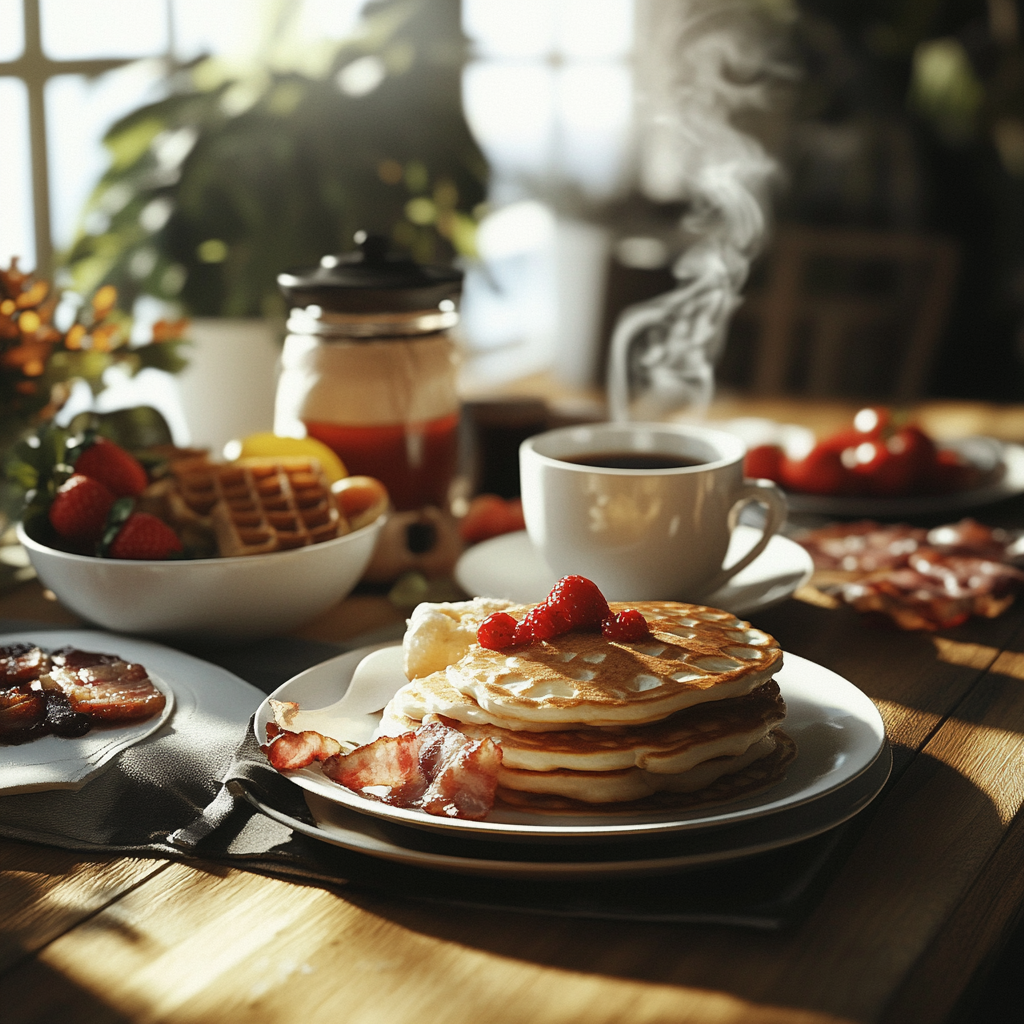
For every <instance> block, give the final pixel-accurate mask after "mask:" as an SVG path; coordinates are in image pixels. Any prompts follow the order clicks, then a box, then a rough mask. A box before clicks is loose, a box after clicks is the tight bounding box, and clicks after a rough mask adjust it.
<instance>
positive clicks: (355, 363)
mask: <svg viewBox="0 0 1024 1024" xmlns="http://www.w3.org/2000/svg"><path fill="white" fill-rule="evenodd" d="M361 245H362V249H361V251H356V252H353V253H345V254H343V255H341V256H325V257H324V259H323V260H321V263H320V267H318V268H312V269H309V270H303V271H294V272H288V273H284V274H281V275H279V277H278V283H279V284H280V286H281V289H282V291H283V292H284V294H285V297H286V298H287V299H288V300H289V301H290V302H291V304H292V310H291V315H290V317H289V320H288V332H289V333H288V337H287V338H286V339H285V344H284V350H283V352H282V356H281V376H280V378H279V380H278V388H277V403H276V407H275V416H274V430H275V432H276V433H278V434H284V435H296V434H297V435H299V436H301V435H302V433H304V432H305V433H307V434H308V435H309V436H310V437H315V438H316V439H317V440H320V441H323V442H324V443H325V444H327V445H328V446H329V447H330V448H332V449H333V450H334V451H336V452H337V453H338V455H339V456H340V458H341V460H342V462H344V463H345V467H346V468H347V469H348V471H349V473H351V474H365V475H367V476H374V477H377V479H379V480H380V481H381V482H382V483H383V484H384V485H385V486H386V487H387V489H388V492H389V494H390V495H391V500H392V504H393V505H394V506H395V508H396V509H398V510H399V511H404V510H408V509H416V508H422V507H423V506H424V505H436V506H438V507H440V508H446V507H447V503H448V490H449V487H450V485H451V482H452V478H453V477H454V475H455V469H456V458H457V453H458V426H459V397H458V392H457V390H456V369H457V359H456V349H455V345H454V343H453V342H452V340H451V338H450V337H449V336H448V333H447V332H448V330H449V329H450V328H451V327H453V326H454V325H455V324H456V323H457V322H458V313H457V312H456V307H455V302H456V299H457V298H458V295H459V291H460V287H461V282H462V274H461V273H460V272H459V271H457V270H451V269H449V268H445V267H421V266H419V265H417V264H415V263H413V262H411V261H409V260H407V259H401V258H398V257H394V256H390V255H389V254H388V253H387V243H386V241H384V240H381V239H374V238H369V239H365V238H364V239H363V240H362V242H361Z"/></svg>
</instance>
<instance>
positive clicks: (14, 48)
mask: <svg viewBox="0 0 1024 1024" xmlns="http://www.w3.org/2000/svg"><path fill="white" fill-rule="evenodd" d="M21 4H22V0H0V60H16V59H17V58H18V57H20V56H21V53H22V50H24V49H25V25H24V22H23V21H22V7H21Z"/></svg>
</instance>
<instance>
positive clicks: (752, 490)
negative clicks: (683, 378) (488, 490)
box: [519, 423, 786, 602]
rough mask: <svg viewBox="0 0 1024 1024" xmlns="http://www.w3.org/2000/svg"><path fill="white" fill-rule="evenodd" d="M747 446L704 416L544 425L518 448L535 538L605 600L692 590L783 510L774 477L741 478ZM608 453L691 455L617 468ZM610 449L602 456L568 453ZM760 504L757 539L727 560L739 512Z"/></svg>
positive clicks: (705, 588)
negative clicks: (688, 421) (663, 463)
mask: <svg viewBox="0 0 1024 1024" xmlns="http://www.w3.org/2000/svg"><path fill="white" fill-rule="evenodd" d="M745 453H746V446H745V445H744V443H743V442H742V441H741V440H740V439H739V438H737V437H734V436H733V435H732V434H727V433H725V432H724V431H721V430H712V429H710V428H706V427H696V426H685V425H675V424H665V423H598V424H590V425H586V426H578V427H565V428H562V429H560V430H550V431H548V432H547V433H544V434H538V435H537V436H536V437H532V438H530V439H528V440H527V441H524V442H523V444H522V445H521V446H520V448H519V469H520V479H521V484H522V495H523V512H524V514H525V518H526V529H527V531H528V533H529V535H530V540H531V541H532V542H533V544H534V546H535V547H536V548H537V549H538V551H539V552H540V553H541V554H542V555H543V557H544V560H545V561H546V562H547V563H548V565H549V566H550V567H551V568H552V569H553V570H554V571H555V572H556V573H557V574H558V575H559V576H564V575H568V574H574V573H575V574H579V575H581V576H586V577H587V578H588V579H591V580H593V581H594V582H595V583H596V584H597V585H598V586H599V587H600V588H601V590H602V591H603V593H604V595H605V597H606V598H608V600H610V601H642V600H660V599H665V600H685V601H695V602H699V601H700V600H702V599H703V598H705V597H708V596H710V595H711V594H713V593H714V592H715V591H716V590H718V589H719V587H721V586H723V585H724V584H725V583H726V582H727V581H728V580H729V579H731V578H732V577H733V576H735V575H736V573H738V572H739V571H740V570H741V569H743V568H744V567H745V566H747V565H749V564H750V563H751V562H752V561H753V560H754V559H755V558H757V556H758V555H759V554H761V552H762V551H763V550H764V549H765V546H766V545H767V544H768V541H769V540H770V539H771V538H772V536H773V535H774V534H775V533H777V532H778V531H779V529H780V528H781V527H782V525H783V523H784V522H785V520H786V499H785V497H784V496H783V494H782V492H781V491H780V490H779V489H778V488H777V487H776V486H775V484H773V483H772V482H771V481H769V480H745V479H744V478H743V456H744V454H745ZM609 455H628V457H629V461H630V462H633V461H636V460H637V459H641V460H643V461H649V460H650V458H651V457H652V456H654V457H661V458H662V459H668V460H669V461H678V462H690V463H693V464H683V465H672V466H669V467H668V468H647V467H644V468H612V467H611V466H609V465H608V463H609V462H611V461H613V460H610V459H608V458H607V456H609ZM594 456H604V457H605V458H601V459H597V460H595V461H599V462H603V463H605V464H604V465H584V464H582V463H580V462H577V461H567V460H570V459H587V458H591V459H593V457H594ZM750 502H757V503H759V504H761V505H764V506H765V509H766V511H767V516H766V521H765V525H764V530H763V533H762V536H761V538H760V539H759V540H758V542H757V543H756V544H755V545H754V547H753V548H751V550H750V551H748V552H747V554H746V555H744V556H743V557H742V558H741V559H739V560H738V561H737V562H736V563H735V564H734V565H730V566H729V567H728V568H726V567H724V566H723V562H724V560H725V557H726V552H727V551H728V548H729V539H730V537H731V536H732V532H733V529H734V528H735V526H736V522H737V519H738V517H739V513H740V511H741V510H742V508H743V507H744V506H745V505H747V504H748V503H750Z"/></svg>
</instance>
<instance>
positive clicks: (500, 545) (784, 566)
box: [455, 525, 814, 615]
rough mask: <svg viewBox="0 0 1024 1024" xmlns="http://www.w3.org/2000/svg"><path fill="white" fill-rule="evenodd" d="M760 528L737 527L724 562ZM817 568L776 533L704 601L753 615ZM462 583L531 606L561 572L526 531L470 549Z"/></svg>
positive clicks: (461, 565)
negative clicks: (719, 588) (556, 571)
mask: <svg viewBox="0 0 1024 1024" xmlns="http://www.w3.org/2000/svg"><path fill="white" fill-rule="evenodd" d="M760 536H761V531H760V530H758V529H755V528H754V527H752V526H743V525H740V526H737V527H736V529H735V530H734V531H733V535H732V540H731V542H730V544H729V553H728V554H727V555H726V558H725V564H726V565H732V564H733V563H734V562H737V561H738V560H739V559H740V558H742V557H743V555H745V554H746V553H747V552H748V551H749V550H750V549H751V548H752V547H753V546H754V545H755V544H756V543H757V541H758V538H759V537H760ZM813 572H814V562H813V561H812V560H811V556H810V555H809V554H808V553H807V551H805V550H804V548H802V547H801V546H800V545H799V544H796V543H794V542H793V541H791V540H790V539H789V538H788V537H782V536H779V535H776V536H774V537H772V539H771V540H770V541H768V546H767V547H766V548H765V549H764V551H763V552H761V554H760V555H759V556H758V557H757V558H755V559H754V561H753V562H751V563H750V565H748V566H747V567H746V568H745V569H743V570H741V571H740V572H738V573H737V574H736V575H735V576H734V577H733V578H732V579H731V580H729V582H728V583H726V585H725V586H724V587H722V588H721V590H717V591H715V593H713V594H710V595H709V596H707V597H704V598H701V599H700V603H701V604H708V605H711V606H712V607H713V608H724V609H725V610H726V611H727V612H732V613H733V615H753V614H754V613H756V612H761V611H764V610H765V609H766V608H771V607H772V606H773V605H776V604H779V603H780V602H782V601H785V600H786V598H788V597H789V596H790V595H791V594H792V593H793V591H795V590H796V589H797V588H798V587H802V586H803V585H804V584H805V583H806V582H807V581H808V580H809V579H810V578H811V574H812V573H813ZM455 579H456V581H457V582H458V584H459V586H460V587H462V589H463V590H465V591H466V593H467V594H472V595H473V596H474V597H504V598H506V599H508V600H509V601H517V602H520V603H522V604H532V603H533V602H535V601H543V600H544V598H545V597H547V596H548V594H549V593H550V591H551V588H552V587H553V586H554V585H555V583H556V582H557V581H558V575H557V574H556V573H555V572H554V570H553V569H551V568H550V567H549V566H548V564H547V563H546V562H545V561H544V559H543V557H542V556H541V554H540V552H539V551H538V550H537V549H536V548H535V547H534V546H533V544H531V543H530V538H529V536H528V535H527V533H526V531H525V530H519V531H517V532H516V533H506V534H503V535H502V536H500V537H494V538H492V539H491V540H485V541H483V542H481V543H480V544H476V545H474V546H473V547H471V548H469V550H467V551H466V552H465V553H464V554H463V555H462V557H461V558H460V559H459V561H458V564H457V565H456V566H455Z"/></svg>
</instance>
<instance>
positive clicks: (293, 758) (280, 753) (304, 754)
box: [260, 722, 341, 772]
mask: <svg viewBox="0 0 1024 1024" xmlns="http://www.w3.org/2000/svg"><path fill="white" fill-rule="evenodd" d="M271 730H273V732H272V731H271ZM267 739H268V740H270V742H269V743H267V744H266V745H265V746H262V747H260V750H262V751H263V753H264V754H266V756H267V760H268V761H270V763H271V764H272V765H273V766H274V767H275V768H276V769H277V770H278V771H279V772H294V771H297V770H298V769H299V768H308V767H309V765H311V764H312V763H313V762H314V761H326V760H327V758H329V757H331V756H332V755H334V754H337V753H340V751H341V744H340V743H339V742H338V741H337V740H332V739H331V738H330V737H329V736H321V735H320V733H318V732H313V731H312V730H311V729H308V730H306V731H305V732H286V731H285V730H284V729H279V728H278V726H277V725H276V724H275V723H273V722H271V723H270V724H269V725H268V726H267Z"/></svg>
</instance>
